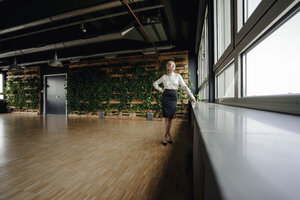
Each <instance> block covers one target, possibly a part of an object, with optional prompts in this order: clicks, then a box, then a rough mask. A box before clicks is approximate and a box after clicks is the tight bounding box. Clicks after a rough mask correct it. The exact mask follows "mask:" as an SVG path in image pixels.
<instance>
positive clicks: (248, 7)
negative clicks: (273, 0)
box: [244, 0, 261, 22]
mask: <svg viewBox="0 0 300 200" xmlns="http://www.w3.org/2000/svg"><path fill="white" fill-rule="evenodd" d="M260 2H261V0H244V11H245V13H244V22H246V21H247V20H248V19H249V17H250V16H251V14H252V13H253V11H254V10H255V9H256V7H257V6H258V4H259V3H260Z"/></svg>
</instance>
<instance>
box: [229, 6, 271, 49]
mask: <svg viewBox="0 0 300 200" xmlns="http://www.w3.org/2000/svg"><path fill="white" fill-rule="evenodd" d="M238 1H239V0H235V5H236V6H235V7H236V9H237V11H236V15H235V16H236V19H235V21H236V31H235V43H236V44H238V43H240V42H241V40H242V39H243V38H244V37H245V35H247V33H248V32H249V31H250V29H251V28H252V27H253V26H254V25H255V24H256V22H257V21H258V20H259V19H260V18H261V17H262V16H263V15H265V13H266V12H267V11H268V9H269V8H270V7H271V6H272V5H273V3H274V2H275V1H276V0H262V1H261V2H260V3H259V4H258V6H257V7H256V9H255V10H254V11H253V13H252V14H251V15H250V16H249V18H248V19H247V21H246V22H244V0H240V1H242V3H241V4H242V5H239V2H238ZM240 9H242V11H241V10H240ZM239 20H242V27H241V28H240V29H239V30H238V25H239Z"/></svg>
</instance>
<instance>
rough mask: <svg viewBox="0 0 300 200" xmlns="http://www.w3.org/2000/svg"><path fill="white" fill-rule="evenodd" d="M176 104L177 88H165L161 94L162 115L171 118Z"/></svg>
mask: <svg viewBox="0 0 300 200" xmlns="http://www.w3.org/2000/svg"><path fill="white" fill-rule="evenodd" d="M176 106H177V90H168V89H165V91H164V93H163V94H162V112H163V117H165V118H169V119H172V118H173V116H174V113H175V111H176Z"/></svg>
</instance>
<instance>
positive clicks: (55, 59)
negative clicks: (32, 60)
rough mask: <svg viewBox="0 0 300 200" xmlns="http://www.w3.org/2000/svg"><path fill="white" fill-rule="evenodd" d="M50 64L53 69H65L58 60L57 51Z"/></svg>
mask: <svg viewBox="0 0 300 200" xmlns="http://www.w3.org/2000/svg"><path fill="white" fill-rule="evenodd" d="M48 64H49V66H51V67H63V64H62V62H61V61H59V60H58V59H57V53H56V51H55V53H54V58H53V59H52V60H50V61H49V63H48Z"/></svg>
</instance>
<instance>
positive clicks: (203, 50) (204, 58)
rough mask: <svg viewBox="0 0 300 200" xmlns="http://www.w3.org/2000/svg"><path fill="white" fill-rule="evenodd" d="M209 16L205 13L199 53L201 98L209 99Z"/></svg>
mask: <svg viewBox="0 0 300 200" xmlns="http://www.w3.org/2000/svg"><path fill="white" fill-rule="evenodd" d="M207 28H208V24H207V16H206V14H205V19H204V25H203V29H202V35H201V41H200V47H199V53H198V85H199V86H200V88H199V93H200V99H201V100H207V99H208V32H207Z"/></svg>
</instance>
